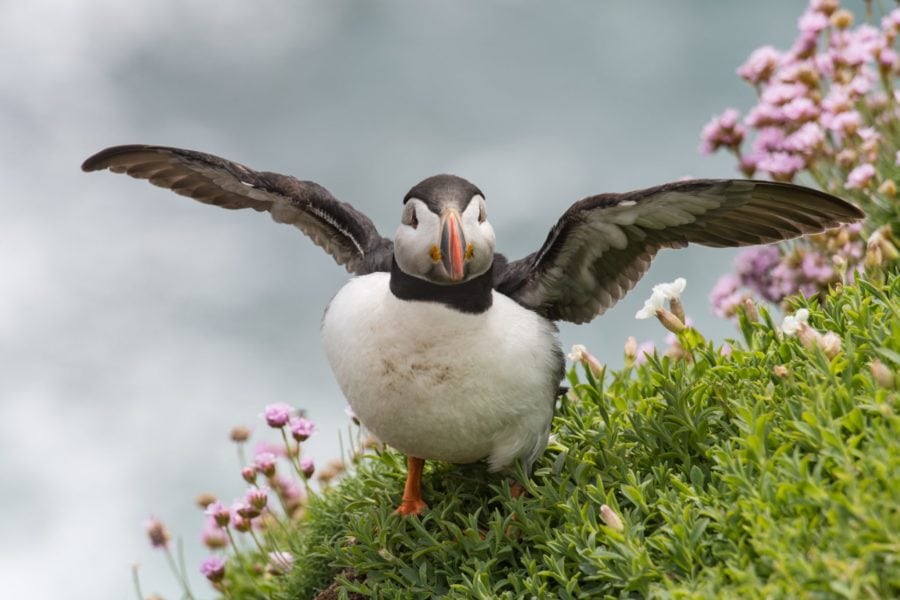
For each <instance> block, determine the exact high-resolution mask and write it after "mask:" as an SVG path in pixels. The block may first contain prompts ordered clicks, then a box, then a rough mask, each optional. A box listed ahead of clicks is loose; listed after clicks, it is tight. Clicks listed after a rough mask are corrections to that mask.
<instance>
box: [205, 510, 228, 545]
mask: <svg viewBox="0 0 900 600" xmlns="http://www.w3.org/2000/svg"><path fill="white" fill-rule="evenodd" d="M200 541H202V542H203V545H204V546H206V547H207V548H209V549H210V550H216V549H219V548H224V547H225V546H227V545H228V536H227V535H226V534H225V531H224V530H223V529H222V528H221V527H219V525H218V524H217V523H216V520H215V519H213V518H212V517H210V518H209V519H207V520H206V524H205V525H204V526H203V531H201V532H200Z"/></svg>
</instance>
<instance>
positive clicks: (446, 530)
mask: <svg viewBox="0 0 900 600" xmlns="http://www.w3.org/2000/svg"><path fill="white" fill-rule="evenodd" d="M886 279H887V281H885V282H881V283H879V282H876V281H872V280H868V279H865V278H862V277H860V280H859V281H858V282H857V283H856V284H855V285H853V286H847V287H844V288H843V289H840V290H838V291H832V292H831V293H830V294H829V295H828V297H827V298H826V299H825V301H824V303H823V305H822V306H818V305H817V303H816V302H806V301H803V300H797V301H795V304H794V306H793V308H801V307H805V308H808V309H809V311H810V319H809V325H810V326H811V327H812V328H813V329H815V330H819V331H823V332H824V331H831V332H835V333H836V334H837V335H838V336H839V338H840V350H839V351H837V352H836V353H835V352H833V351H832V352H829V354H834V356H833V358H830V359H829V358H828V356H827V355H826V354H825V352H823V350H822V349H821V348H820V347H818V346H816V345H814V344H813V345H810V347H809V348H807V347H805V346H804V344H802V343H801V341H800V339H799V338H798V337H793V336H785V335H783V334H781V333H780V332H779V331H778V327H776V325H775V324H774V323H773V322H772V320H771V318H770V317H769V315H768V314H767V313H766V312H765V311H763V312H762V315H761V317H760V319H759V321H757V322H752V321H751V320H749V319H748V317H747V315H746V314H742V315H741V318H740V331H741V334H742V336H743V342H738V341H734V342H732V346H733V350H732V352H731V354H730V355H725V354H723V353H721V351H720V349H718V348H716V347H714V346H713V345H712V344H710V343H707V342H704V341H703V340H702V339H700V337H699V335H698V334H696V332H693V330H688V331H687V333H686V334H682V337H681V342H682V345H684V346H686V347H693V350H692V351H691V352H688V353H687V354H688V355H687V356H685V357H682V358H680V359H675V358H670V357H662V358H657V357H653V358H650V359H648V360H647V362H646V364H643V365H640V366H634V365H630V366H628V367H626V368H624V369H622V370H620V371H615V372H612V371H608V372H601V373H599V374H598V376H596V377H595V376H594V374H592V373H591V372H590V371H587V370H585V371H584V373H583V375H582V377H583V378H579V376H578V374H576V373H575V372H574V371H573V372H572V373H571V374H570V378H571V381H572V384H573V389H572V393H571V394H570V395H569V396H568V397H567V398H564V399H563V400H562V401H561V403H560V406H559V409H558V415H557V417H556V419H555V421H554V433H555V441H554V442H553V443H552V444H551V446H550V448H549V449H548V450H547V452H546V453H545V455H544V457H543V458H542V459H541V460H540V461H539V463H538V464H537V466H536V469H535V473H534V474H533V476H532V477H531V478H530V479H526V480H525V482H526V483H525V488H526V490H527V491H526V494H524V495H522V496H520V497H513V495H512V494H511V493H510V486H509V484H508V482H507V481H506V480H504V479H503V478H502V477H498V476H493V475H490V474H487V473H485V472H484V469H483V467H477V466H469V467H459V466H451V465H445V464H435V463H431V465H430V470H428V471H426V475H425V482H424V487H425V493H426V498H427V499H428V500H429V502H430V505H431V508H430V510H429V511H428V513H427V514H426V515H424V516H423V517H422V518H417V517H411V518H400V517H397V516H394V515H393V514H392V511H393V508H394V506H395V505H396V504H397V502H398V500H399V496H398V495H399V491H400V490H401V489H402V484H403V477H404V474H405V463H404V459H403V457H402V456H400V455H398V454H396V453H394V452H390V451H387V452H383V453H380V454H371V455H367V456H366V458H364V459H362V461H361V462H360V464H359V466H358V470H357V471H356V473H355V475H352V476H349V477H347V478H345V479H344V481H342V482H341V483H340V484H339V485H338V486H336V487H334V488H333V489H331V490H330V491H329V492H327V493H325V494H324V495H322V496H321V497H318V498H317V499H314V500H313V502H312V503H311V505H310V506H309V512H308V514H307V517H306V518H305V519H304V520H303V521H302V522H301V524H300V525H298V531H297V534H296V537H295V539H293V540H292V541H291V546H292V548H291V551H292V552H293V553H294V555H295V559H296V560H295V564H294V569H293V571H292V572H291V573H290V574H289V575H288V576H287V577H285V578H283V579H282V582H283V589H281V590H280V591H279V597H281V598H285V599H287V598H297V599H301V598H314V597H315V596H316V594H317V592H318V591H319V590H321V589H324V588H326V587H328V586H329V585H331V584H332V582H333V581H334V580H335V578H337V581H338V582H339V585H338V586H337V587H338V588H339V590H340V593H339V594H338V595H332V597H353V596H352V595H351V594H352V593H353V592H356V593H359V594H363V595H365V596H372V597H376V598H379V597H380V598H407V597H430V596H446V597H448V598H520V597H532V596H533V597H537V598H582V597H589V598H602V597H621V596H630V595H636V596H641V597H645V596H647V597H678V598H687V597H698V598H706V597H740V598H752V597H824V598H830V597H836V598H837V597H851V598H859V597H871V598H888V597H898V596H900V444H898V440H900V416H898V414H897V410H898V405H897V392H896V390H895V389H894V387H893V384H892V383H891V382H890V381H889V380H890V379H892V378H893V377H894V374H895V373H896V371H897V368H898V365H900V319H898V311H900V277H898V276H897V275H896V274H893V275H891V276H888V277H887V278H886ZM686 336H687V337H686ZM689 338H692V339H689ZM876 361H877V362H876ZM873 362H875V364H876V367H875V369H874V370H876V371H877V370H878V369H879V365H881V366H884V367H886V369H885V370H882V371H881V372H879V379H880V382H879V379H876V377H875V375H874V374H873V368H872V367H871V364H872V363H873ZM603 504H607V505H609V506H611V507H612V508H613V510H615V511H616V512H617V513H618V514H619V515H621V518H622V521H623V522H624V529H623V530H622V531H619V530H617V529H616V528H614V527H610V526H607V525H605V524H604V520H603V518H602V517H601V514H600V507H601V505H603ZM237 575H239V574H238V573H236V574H235V576H237ZM332 591H334V588H333V590H332Z"/></svg>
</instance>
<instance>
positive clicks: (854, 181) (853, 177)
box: [844, 163, 875, 190]
mask: <svg viewBox="0 0 900 600" xmlns="http://www.w3.org/2000/svg"><path fill="white" fill-rule="evenodd" d="M873 177H875V167H874V166H872V165H870V164H868V163H866V164H864V165H859V166H858V167H856V168H855V169H853V170H852V171H850V174H849V175H847V183H846V184H844V185H845V186H846V187H847V188H848V189H851V190H852V189H859V188H864V187H866V186H867V185H868V184H869V182H870V181H872V178H873Z"/></svg>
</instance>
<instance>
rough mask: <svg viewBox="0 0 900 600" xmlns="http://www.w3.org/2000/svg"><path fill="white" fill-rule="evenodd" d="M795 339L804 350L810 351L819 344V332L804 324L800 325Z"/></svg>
mask: <svg viewBox="0 0 900 600" xmlns="http://www.w3.org/2000/svg"><path fill="white" fill-rule="evenodd" d="M797 338H798V339H799V340H800V343H801V344H803V347H804V348H806V349H807V350H811V349H812V348H813V347H814V346H816V345H818V343H819V332H818V331H816V330H815V329H813V328H812V327H810V326H809V325H807V324H806V323H801V324H800V326H799V327H798V329H797Z"/></svg>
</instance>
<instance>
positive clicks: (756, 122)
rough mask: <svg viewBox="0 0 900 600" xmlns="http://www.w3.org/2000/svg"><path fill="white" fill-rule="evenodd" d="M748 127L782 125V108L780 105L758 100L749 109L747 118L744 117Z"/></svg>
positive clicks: (783, 117)
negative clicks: (757, 102) (758, 101)
mask: <svg viewBox="0 0 900 600" xmlns="http://www.w3.org/2000/svg"><path fill="white" fill-rule="evenodd" d="M744 122H745V123H747V125H749V126H750V127H767V126H770V125H782V124H784V122H785V115H784V110H782V108H781V107H780V106H775V105H774V104H768V103H766V102H760V103H759V104H757V105H756V106H754V107H753V108H751V109H750V112H748V113H747V118H745V119H744Z"/></svg>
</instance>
